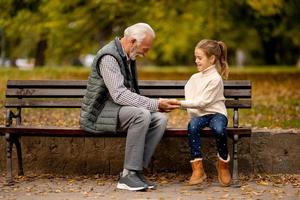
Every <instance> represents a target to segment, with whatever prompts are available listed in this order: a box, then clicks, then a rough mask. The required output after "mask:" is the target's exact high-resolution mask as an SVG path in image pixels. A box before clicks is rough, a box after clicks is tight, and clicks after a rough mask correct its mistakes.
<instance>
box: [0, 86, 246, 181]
mask: <svg viewBox="0 0 300 200" xmlns="http://www.w3.org/2000/svg"><path fill="white" fill-rule="evenodd" d="M185 83H186V81H174V80H167V81H160V80H151V81H140V82H139V87H140V92H141V94H142V95H145V96H148V97H151V98H158V97H162V98H184V85H185ZM86 84H87V81H83V80H79V81H78V80H9V81H8V82H7V90H6V100H5V105H4V106H5V108H6V109H7V112H6V124H5V126H1V127H0V135H5V139H6V157H7V184H9V185H11V184H13V176H12V148H13V144H15V146H16V150H17V158H18V174H19V175H23V174H24V173H23V166H22V151H21V143H20V139H21V137H22V136H38V137H42V136H49V137H125V136H126V133H121V132H120V133H117V134H116V133H112V132H103V133H101V134H91V133H88V132H85V131H83V130H81V129H80V128H67V127H34V126H23V125H22V109H23V108H49V109H53V108H80V106H81V99H82V97H83V96H84V94H85V92H86ZM224 88H225V89H224V95H225V97H226V107H227V108H230V109H233V127H228V129H227V130H228V137H230V138H231V139H233V159H232V160H233V175H232V176H233V181H234V183H237V181H238V160H237V152H238V147H237V142H238V140H239V138H240V137H250V136H251V128H250V127H240V126H239V109H245V108H247V109H249V108H251V82H250V81H247V80H246V81H245V80H237V81H225V82H224ZM78 117H79V116H78ZM203 133H204V134H203V136H204V137H211V136H212V133H211V130H210V129H208V128H206V129H205V130H204V132H203ZM164 136H165V137H187V130H186V128H182V129H175V128H168V129H167V130H166V132H165V135H164Z"/></svg>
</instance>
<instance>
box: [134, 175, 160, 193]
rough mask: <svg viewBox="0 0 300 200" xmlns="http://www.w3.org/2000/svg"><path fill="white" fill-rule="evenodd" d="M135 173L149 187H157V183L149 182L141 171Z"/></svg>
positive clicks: (153, 188)
mask: <svg viewBox="0 0 300 200" xmlns="http://www.w3.org/2000/svg"><path fill="white" fill-rule="evenodd" d="M137 175H138V177H139V178H140V179H141V180H142V181H143V182H144V183H146V184H147V185H148V188H149V189H152V190H155V189H156V188H157V185H156V184H155V183H153V182H150V181H149V180H147V179H146V177H145V176H144V173H143V171H137Z"/></svg>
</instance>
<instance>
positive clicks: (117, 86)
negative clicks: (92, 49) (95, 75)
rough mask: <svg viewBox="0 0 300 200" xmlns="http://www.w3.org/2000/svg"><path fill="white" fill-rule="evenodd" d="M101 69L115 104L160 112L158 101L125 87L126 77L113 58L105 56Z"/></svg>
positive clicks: (100, 65)
mask: <svg viewBox="0 0 300 200" xmlns="http://www.w3.org/2000/svg"><path fill="white" fill-rule="evenodd" d="M99 69H100V73H101V75H102V77H103V80H104V83H105V85H106V87H107V89H108V91H109V93H110V95H111V97H112V99H113V100H114V102H115V103H117V104H119V105H123V106H134V107H142V108H145V109H147V110H151V111H157V110H158V100H156V99H151V98H148V97H145V96H142V95H139V94H137V93H134V92H132V91H130V90H129V89H128V88H126V87H125V85H124V76H123V75H122V73H121V70H120V67H119V64H118V62H117V60H116V59H115V58H114V57H113V56H110V55H106V56H103V58H102V59H101V61H100V63H99Z"/></svg>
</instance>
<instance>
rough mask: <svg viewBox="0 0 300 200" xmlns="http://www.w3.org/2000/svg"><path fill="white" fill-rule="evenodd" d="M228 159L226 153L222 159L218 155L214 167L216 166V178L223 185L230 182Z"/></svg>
mask: <svg viewBox="0 0 300 200" xmlns="http://www.w3.org/2000/svg"><path fill="white" fill-rule="evenodd" d="M229 161H230V157H229V155H228V158H227V160H223V159H222V158H221V157H220V156H219V155H218V161H217V163H216V167H217V171H218V179H219V182H220V184H221V185H222V186H224V187H227V186H229V185H230V184H231V174H230V170H229Z"/></svg>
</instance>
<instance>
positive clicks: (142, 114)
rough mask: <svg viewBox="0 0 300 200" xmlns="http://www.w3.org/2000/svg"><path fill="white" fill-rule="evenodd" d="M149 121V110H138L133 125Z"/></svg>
mask: <svg viewBox="0 0 300 200" xmlns="http://www.w3.org/2000/svg"><path fill="white" fill-rule="evenodd" d="M150 121H151V113H150V111H149V110H147V109H144V108H139V109H138V111H137V112H136V115H135V123H147V124H149V123H150Z"/></svg>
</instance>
